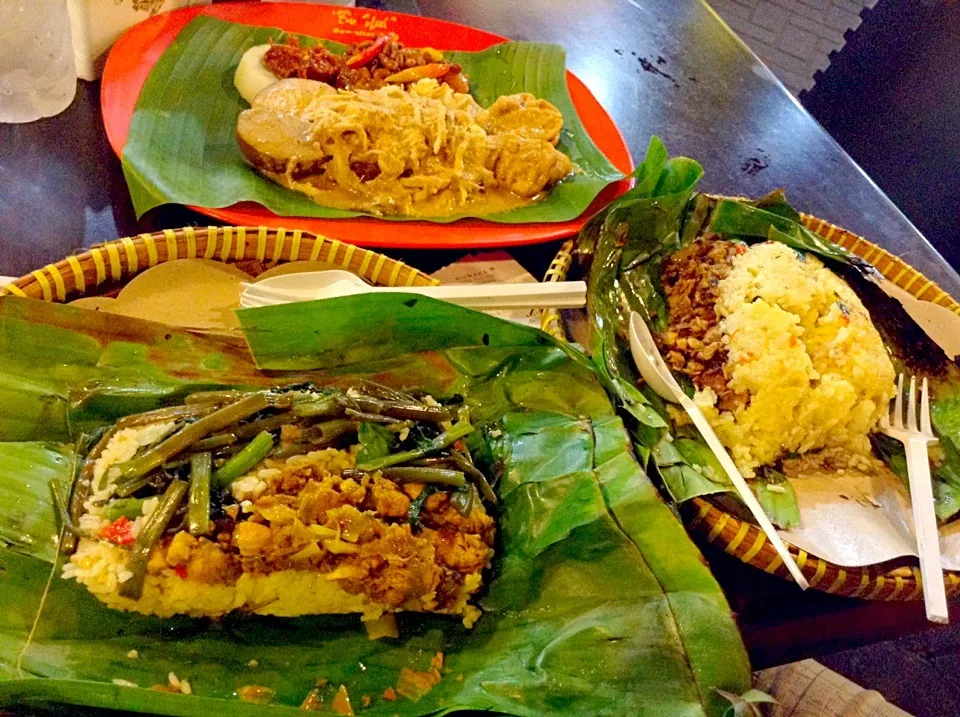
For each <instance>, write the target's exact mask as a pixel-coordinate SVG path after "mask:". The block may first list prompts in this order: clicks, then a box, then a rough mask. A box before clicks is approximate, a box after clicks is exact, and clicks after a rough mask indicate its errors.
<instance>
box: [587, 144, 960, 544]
mask: <svg viewBox="0 0 960 717" xmlns="http://www.w3.org/2000/svg"><path fill="white" fill-rule="evenodd" d="M667 157H668V155H667V152H666V149H665V148H664V147H663V145H662V143H661V142H660V141H659V139H657V138H656V137H654V138H653V139H652V140H651V142H650V147H649V149H648V151H647V156H646V158H645V159H644V162H643V164H642V165H641V166H640V167H638V168H637V170H636V171H635V172H634V176H637V177H638V184H637V186H636V187H635V188H634V189H633V190H632V191H631V192H628V193H627V194H625V195H623V196H622V197H621V198H620V199H618V200H616V201H614V202H612V203H611V204H610V205H609V206H608V207H607V208H606V209H605V210H604V211H603V212H601V213H600V214H598V215H597V216H595V217H593V218H592V219H591V220H590V221H589V222H588V223H587V224H586V225H585V226H584V228H583V229H582V230H581V232H580V235H579V236H578V238H577V253H578V256H579V257H580V259H581V264H582V265H583V266H584V267H585V268H586V270H587V271H589V279H588V281H589V285H590V287H591V292H592V294H593V295H592V296H591V297H590V299H589V302H590V303H588V314H589V318H590V326H591V353H592V354H593V356H594V360H595V361H596V362H597V364H598V372H599V373H600V374H601V375H602V376H607V380H606V386H607V387H608V389H610V390H611V392H612V395H613V396H614V397H616V399H617V401H618V404H619V405H620V406H621V407H622V408H623V409H624V411H625V412H626V414H627V416H628V427H629V428H630V432H631V435H632V436H633V439H634V443H635V447H636V450H637V453H638V454H639V455H641V456H643V455H646V454H650V455H652V457H653V461H652V464H651V465H650V466H649V467H648V470H649V471H650V472H651V473H652V474H654V475H656V476H657V477H658V478H659V480H660V481H661V483H662V485H663V487H664V489H665V490H666V493H667V494H668V495H669V496H670V498H671V499H672V500H673V501H674V502H677V503H681V502H683V501H686V500H690V499H691V498H695V497H699V496H704V495H713V496H715V498H716V500H722V501H724V503H725V504H730V502H731V500H738V499H733V495H734V494H733V488H732V485H731V484H730V482H729V481H728V480H727V478H726V476H725V474H724V473H723V471H721V470H718V467H717V466H715V465H713V463H712V455H711V453H710V451H709V449H708V448H707V447H706V444H705V443H704V442H703V441H702V440H701V438H700V437H699V435H698V434H697V433H696V432H695V431H693V429H691V428H690V427H683V428H679V427H677V426H675V425H672V424H671V422H670V421H669V417H668V415H667V413H666V411H665V407H664V406H663V403H662V401H660V400H659V399H658V398H656V396H654V395H653V394H651V393H650V392H649V391H647V390H645V389H638V388H637V387H636V383H637V380H636V379H637V375H636V372H635V370H634V369H633V366H632V359H631V357H630V355H629V344H628V336H627V322H628V319H629V315H630V312H631V311H637V312H639V313H640V314H641V316H643V317H644V319H645V320H646V321H647V323H648V325H649V326H650V327H651V328H652V329H653V330H655V331H656V330H662V329H663V328H665V327H666V324H667V318H668V317H667V309H666V301H665V299H664V297H663V294H662V291H661V287H660V283H659V275H660V265H661V262H662V261H663V259H664V258H665V257H666V256H669V255H670V254H672V253H673V252H675V251H677V250H678V249H679V248H681V247H682V246H685V245H686V244H687V243H689V242H690V241H692V240H693V239H694V238H696V237H697V236H700V235H702V234H703V233H705V232H711V233H714V234H717V235H720V236H723V237H725V238H727V239H731V240H735V241H745V242H747V243H753V242H758V241H768V240H769V241H778V242H781V243H783V244H786V245H787V246H790V247H792V248H793V249H795V250H797V251H800V252H809V253H812V254H815V255H817V256H819V257H820V258H822V259H824V260H825V261H826V262H828V264H829V265H830V268H831V269H832V270H833V271H835V272H837V273H838V274H839V275H840V276H841V277H843V278H844V279H845V280H846V281H847V282H848V283H849V284H850V286H851V287H852V288H853V289H854V291H855V292H856V293H857V294H858V295H859V296H860V298H861V300H862V301H863V302H864V305H865V306H866V307H867V309H868V311H869V312H870V314H871V318H872V319H873V321H874V324H875V325H876V326H877V329H878V330H879V332H880V334H881V336H882V337H883V339H884V343H885V344H886V346H887V347H888V349H889V350H890V352H891V355H892V356H893V359H894V364H895V366H896V368H897V370H898V371H906V372H908V373H910V374H915V375H918V376H920V377H924V376H925V377H927V378H928V379H929V381H930V382H931V385H932V387H933V396H934V399H933V401H932V403H931V414H932V416H933V417H934V419H933V420H934V429H935V431H936V432H937V434H938V435H939V436H940V438H941V440H942V443H943V445H944V456H945V457H944V460H943V461H941V462H938V463H937V464H936V465H935V466H934V490H935V493H936V496H937V515H938V517H939V518H940V519H941V520H947V519H949V518H951V517H953V516H955V515H956V514H957V513H958V512H960V368H958V366H957V364H956V363H955V362H953V361H951V360H950V359H949V358H948V357H947V356H946V355H945V354H944V352H943V350H942V349H940V347H938V346H937V345H936V344H935V343H934V342H933V341H932V340H931V339H930V338H929V337H928V336H927V335H926V334H925V333H924V332H923V330H922V329H921V328H920V327H919V326H918V325H917V324H916V322H915V321H914V320H913V319H912V318H911V317H910V316H909V315H908V314H907V313H906V311H905V310H904V309H903V307H902V306H901V305H900V304H899V303H898V302H897V301H896V300H894V299H891V298H890V297H888V296H887V295H886V294H884V293H883V291H882V290H881V289H880V288H879V287H878V286H877V285H876V283H875V281H874V280H875V279H876V277H878V276H879V273H878V272H877V270H876V268H874V267H873V266H872V265H870V264H869V263H868V262H866V261H864V260H863V259H862V258H861V257H858V256H856V255H855V254H852V253H851V252H849V251H848V250H846V249H844V248H843V247H840V246H838V245H836V244H833V243H831V242H829V241H827V240H825V239H823V238H822V237H820V236H819V235H817V234H816V233H814V232H812V231H810V230H809V229H807V228H806V227H804V226H803V225H802V223H801V216H800V214H799V213H798V212H797V211H796V210H795V209H794V208H793V207H792V206H790V204H788V203H787V200H786V197H785V196H784V193H783V191H782V190H777V191H775V192H772V193H770V194H769V195H767V196H765V197H761V198H760V199H757V200H734V199H716V198H712V197H709V196H707V195H704V194H697V195H693V189H694V186H695V184H696V180H698V179H699V173H698V172H695V171H693V170H692V169H691V167H692V165H691V164H690V163H691V162H692V160H688V159H685V158H672V159H668V158H667ZM671 166H674V167H676V168H677V169H676V170H675V171H672V172H670V171H668V170H667V168H669V167H671ZM641 177H642V178H643V179H639V178H641ZM670 178H673V179H674V181H673V182H671V181H670ZM676 178H679V180H678V179H676ZM678 190H679V191H678ZM647 193H652V196H650V197H647V196H646V194H647ZM637 195H640V196H642V197H643V198H637V199H634V196H637ZM681 383H682V384H683V383H684V382H683V381H681ZM685 385H686V389H687V391H688V393H690V394H692V390H693V388H692V386H690V385H689V382H686V384H685ZM651 412H653V413H654V414H655V415H656V417H657V418H660V419H662V425H661V426H657V425H656V423H657V422H656V420H655V419H654V420H651V419H650V417H649V413H651ZM668 426H669V428H668ZM668 434H669V436H668ZM671 439H676V440H675V441H673V442H671ZM874 446H875V448H876V449H877V452H878V454H879V455H880V456H881V457H882V458H883V459H884V460H885V461H886V462H887V464H888V465H889V466H890V467H891V469H892V470H893V471H894V472H895V473H897V474H898V475H901V476H902V477H903V478H904V479H905V478H906V472H905V463H904V459H903V448H902V446H901V445H900V444H899V443H897V442H895V441H887V440H884V439H883V438H882V437H878V438H876V439H875V441H874ZM681 447H683V450H681ZM751 484H752V487H753V488H754V490H755V492H756V493H757V496H758V498H759V499H760V502H761V505H763V507H764V509H765V511H766V512H767V513H768V515H769V517H770V519H771V520H772V521H773V522H774V523H775V524H777V525H779V526H780V527H784V528H786V527H790V526H791V525H795V524H797V523H798V522H799V509H798V507H797V503H796V497H795V495H794V492H793V489H792V487H791V486H790V482H789V481H788V480H786V479H785V478H784V477H783V476H782V475H781V474H778V473H776V472H775V471H767V472H766V474H764V475H762V476H760V477H758V478H757V479H756V480H754V481H751ZM771 485H772V486H775V487H774V488H773V489H772V490H771V489H770V486H771ZM781 490H782V492H781ZM735 510H739V506H737V508H735Z"/></svg>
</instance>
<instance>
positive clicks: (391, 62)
mask: <svg viewBox="0 0 960 717" xmlns="http://www.w3.org/2000/svg"><path fill="white" fill-rule="evenodd" d="M370 44H371V42H370V41H368V42H361V43H357V44H354V45H351V46H350V47H348V48H347V51H346V52H345V53H344V54H343V55H334V54H333V53H331V52H330V51H328V50H327V49H325V48H324V47H323V46H321V45H317V46H315V47H302V46H301V45H300V40H299V39H298V38H296V37H288V38H287V40H286V42H284V43H283V44H274V43H273V42H272V41H271V43H270V45H271V46H270V49H269V50H267V53H266V54H265V55H264V56H263V64H264V66H265V67H266V68H267V69H268V70H270V72H272V73H273V74H274V75H276V76H277V77H279V78H280V79H287V78H289V77H299V78H301V79H306V80H318V81H320V82H325V83H327V84H328V85H332V86H334V87H338V88H340V89H343V90H376V89H379V88H381V87H383V86H384V85H386V84H387V82H386V78H387V77H389V76H390V75H393V74H396V73H397V72H400V71H401V70H407V69H410V68H411V67H419V66H421V65H429V64H435V63H437V62H438V60H437V56H436V53H431V52H429V51H426V50H420V49H416V48H412V47H404V46H403V45H401V44H400V43H398V42H395V41H393V40H391V41H389V42H387V44H386V45H385V46H384V48H383V49H382V50H381V51H380V52H379V53H378V54H377V55H376V56H375V57H373V58H372V59H371V60H369V61H368V62H367V63H366V64H364V65H362V66H360V67H349V66H348V65H347V64H346V62H347V60H348V59H349V58H350V57H353V56H354V55H356V54H357V53H359V52H362V51H363V50H365V49H366V48H368V47H369V46H370ZM446 64H450V63H446ZM437 81H438V82H440V83H442V84H447V85H450V86H451V87H452V88H453V90H454V92H469V85H468V84H467V78H466V76H464V74H463V72H462V71H461V67H460V65H454V64H450V69H449V70H448V71H447V74H445V75H443V76H442V77H439V78H437Z"/></svg>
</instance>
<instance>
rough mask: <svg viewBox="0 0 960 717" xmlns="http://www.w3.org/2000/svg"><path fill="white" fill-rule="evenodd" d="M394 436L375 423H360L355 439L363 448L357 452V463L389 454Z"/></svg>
mask: <svg viewBox="0 0 960 717" xmlns="http://www.w3.org/2000/svg"><path fill="white" fill-rule="evenodd" d="M394 439H395V436H394V435H393V433H391V432H390V431H388V430H387V429H386V428H384V427H383V426H381V425H378V424H376V423H361V424H360V428H358V429H357V440H359V441H360V445H361V446H363V448H361V449H360V453H358V454H357V462H358V463H366V462H367V461H372V460H376V459H377V458H383V457H384V456H388V455H390V449H391V448H392V447H393V442H394Z"/></svg>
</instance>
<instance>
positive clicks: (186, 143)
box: [122, 15, 623, 223]
mask: <svg viewBox="0 0 960 717" xmlns="http://www.w3.org/2000/svg"><path fill="white" fill-rule="evenodd" d="M290 34H291V33H284V32H282V31H281V30H279V29H278V28H265V27H253V26H250V25H242V24H238V23H234V22H227V21H226V20H220V19H217V18H214V17H209V16H204V15H201V16H199V17H197V18H196V19H194V20H193V21H191V23H190V24H189V25H187V27H185V28H184V29H183V30H182V31H181V32H180V34H179V35H178V36H177V38H176V39H175V40H174V41H173V43H172V44H171V45H170V47H168V48H167V50H166V51H164V53H163V55H162V56H161V57H160V59H159V60H158V61H157V64H156V65H155V66H154V68H153V70H151V72H150V76H149V77H148V78H147V81H146V83H145V84H144V86H143V90H142V91H141V92H140V97H139V98H138V99H137V106H136V109H135V111H134V115H133V120H132V122H131V125H130V133H129V136H128V138H127V143H126V145H125V146H124V148H123V156H122V162H123V171H124V175H125V177H126V179H127V185H128V186H129V188H130V196H131V198H132V199H133V205H134V208H135V209H136V211H137V215H138V216H140V215H142V214H143V213H144V212H146V211H147V210H149V209H152V208H153V207H156V206H159V205H161V204H166V203H171V202H175V203H180V204H192V205H197V206H202V207H226V206H229V205H231V204H236V203H237V202H243V201H252V202H257V203H258V204H261V205H263V206H264V207H266V208H267V209H269V210H270V211H272V212H274V213H275V214H279V215H280V216H299V217H323V218H330V219H335V218H344V217H355V216H360V215H361V214H362V212H356V211H348V210H344V209H335V208H332V207H324V206H321V205H319V204H317V203H316V202H314V201H312V200H310V199H309V198H307V197H306V196H304V195H302V194H299V193H297V192H294V191H292V190H289V189H286V188H284V187H281V186H280V185H278V184H275V183H274V182H271V181H270V180H269V179H266V178H265V177H263V176H261V175H260V174H258V173H257V172H256V171H254V170H253V169H252V168H251V167H250V166H249V165H248V164H247V163H246V162H245V161H244V159H243V155H242V154H241V152H240V149H239V147H238V146H237V140H236V136H235V135H236V128H237V116H238V115H239V114H240V112H241V111H243V110H244V109H247V107H248V105H247V103H246V102H245V101H244V100H243V99H242V98H241V97H240V95H239V93H238V92H237V90H236V89H235V88H234V86H233V74H234V71H235V70H236V66H237V63H238V62H239V61H240V58H241V57H242V55H243V53H244V52H245V51H246V50H248V49H249V48H251V47H253V46H254V45H262V44H265V43H267V42H269V41H270V39H271V38H272V39H274V40H277V41H282V39H283V38H285V37H287V36H288V35H290ZM295 36H296V37H299V38H300V41H301V44H302V45H304V46H314V45H316V44H317V42H318V40H317V39H316V38H311V37H308V36H305V35H295ZM324 44H325V46H326V47H327V49H329V50H330V51H331V52H334V53H343V52H344V51H345V50H346V46H344V45H340V44H338V43H335V42H330V41H325V42H324ZM444 55H445V57H446V58H447V59H448V60H449V61H450V62H453V63H456V64H458V65H460V66H461V67H462V68H463V71H464V72H465V73H466V74H467V75H469V77H470V86H471V93H472V94H473V96H474V99H476V100H477V102H478V103H479V104H480V105H481V106H483V107H487V106H489V105H491V104H492V103H493V102H494V101H495V100H496V99H497V97H499V96H501V95H507V94H514V93H518V92H530V93H531V94H533V95H535V96H536V97H539V98H542V99H546V100H549V101H550V102H551V103H552V104H553V105H554V106H555V107H557V109H559V110H560V112H561V113H562V114H563V121H564V129H563V132H562V134H561V138H560V143H559V145H558V149H560V151H562V152H563V153H564V154H566V155H567V156H569V157H570V159H572V160H573V162H574V163H575V164H576V165H577V166H578V167H580V169H581V170H582V173H579V174H576V175H574V176H572V177H569V178H567V179H565V180H564V181H563V182H561V183H560V184H559V185H557V186H556V187H554V188H553V189H552V190H551V191H550V193H549V194H548V195H547V196H546V197H545V198H544V199H543V200H542V201H539V202H537V203H535V204H532V205H530V206H526V207H520V208H518V209H513V210H510V211H507V212H500V213H496V214H487V215H483V218H484V219H486V220H488V221H492V222H505V223H528V222H561V221H568V220H570V219H573V218H575V217H578V216H579V215H580V214H582V213H583V212H584V211H585V210H586V209H587V207H588V206H589V205H590V203H591V202H592V201H593V199H594V198H595V197H596V196H597V194H599V193H600V191H601V190H602V189H603V188H604V187H606V186H607V185H608V184H610V182H613V181H616V180H619V179H622V178H623V175H622V174H621V173H620V172H618V171H617V169H616V168H615V167H614V166H613V165H612V164H611V163H610V161H609V160H608V159H607V158H606V157H605V156H604V155H603V153H602V152H601V151H600V150H599V149H598V148H597V146H596V145H595V144H594V143H593V140H591V139H590V136H589V135H588V134H587V132H586V130H585V129H584V127H583V124H582V123H581V122H580V118H579V117H578V116H577V112H576V110H575V109H574V107H573V102H572V101H571V99H570V95H569V93H568V91H567V80H566V59H565V57H566V55H565V52H564V50H563V48H562V47H560V46H559V45H548V44H544V43H534V42H507V43H503V44H500V45H496V46H494V47H491V48H489V49H487V50H483V51H481V52H446V53H444ZM464 216H478V215H475V214H470V213H465V214H462V215H455V216H444V217H397V216H385V217H382V218H383V219H387V220H403V219H407V220H411V219H416V220H422V219H427V220H429V221H434V222H441V223H446V222H452V221H455V220H457V219H461V218H463V217H464Z"/></svg>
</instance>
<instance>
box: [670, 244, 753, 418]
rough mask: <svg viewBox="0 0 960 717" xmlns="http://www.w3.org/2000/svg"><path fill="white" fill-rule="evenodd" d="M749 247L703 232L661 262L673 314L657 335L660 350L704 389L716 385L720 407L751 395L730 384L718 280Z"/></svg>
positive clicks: (726, 407)
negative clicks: (718, 313)
mask: <svg viewBox="0 0 960 717" xmlns="http://www.w3.org/2000/svg"><path fill="white" fill-rule="evenodd" d="M743 251H744V247H743V245H742V244H736V243H734V242H729V241H723V240H719V239H712V238H707V237H701V238H699V239H696V240H694V241H693V242H692V243H691V244H690V245H689V246H686V247H684V248H683V249H681V250H680V251H678V252H677V253H676V254H673V255H672V256H670V257H668V258H667V259H666V261H664V262H663V266H661V268H660V281H661V283H662V284H663V290H664V292H665V293H666V296H667V307H668V309H669V316H670V320H669V323H668V325H667V330H666V331H664V332H663V333H661V334H659V335H658V336H657V341H658V343H659V344H660V350H661V351H662V352H663V355H664V358H665V359H666V361H667V363H668V364H669V365H670V368H672V369H673V370H674V371H679V372H680V373H682V374H685V375H687V376H689V377H690V379H691V380H692V381H693V385H694V386H696V387H697V388H698V389H703V388H705V387H709V388H711V389H712V390H713V391H714V393H716V394H717V407H718V408H719V409H720V410H732V409H733V408H735V407H737V406H740V405H743V403H744V402H745V400H746V397H745V396H743V395H742V394H738V393H736V392H735V391H733V390H731V389H730V388H728V386H727V377H726V375H725V374H724V370H723V367H724V364H726V361H727V350H726V348H725V347H724V346H723V343H722V342H721V333H720V326H719V323H720V320H719V318H718V317H717V313H716V310H715V306H716V303H717V298H718V292H717V284H719V282H720V280H721V279H723V278H725V277H726V276H727V275H728V274H729V273H730V268H731V265H732V262H733V258H734V257H735V256H736V255H737V254H741V253H743Z"/></svg>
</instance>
